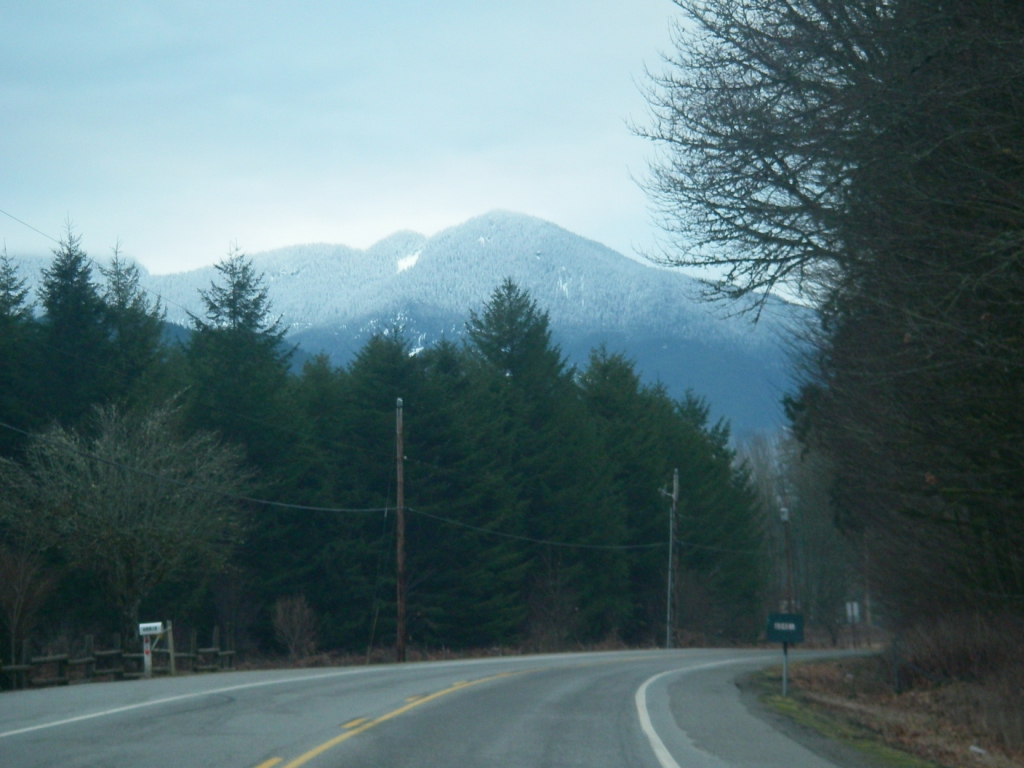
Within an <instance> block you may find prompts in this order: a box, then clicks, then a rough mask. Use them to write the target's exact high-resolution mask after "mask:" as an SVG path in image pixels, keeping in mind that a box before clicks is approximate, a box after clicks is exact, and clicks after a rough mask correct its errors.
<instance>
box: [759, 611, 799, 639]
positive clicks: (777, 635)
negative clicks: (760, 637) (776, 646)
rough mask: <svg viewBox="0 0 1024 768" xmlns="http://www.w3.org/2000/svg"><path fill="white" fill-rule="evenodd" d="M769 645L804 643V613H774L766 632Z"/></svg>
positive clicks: (769, 619)
mask: <svg viewBox="0 0 1024 768" xmlns="http://www.w3.org/2000/svg"><path fill="white" fill-rule="evenodd" d="M765 634H766V635H767V637H768V642H769V643H802V642H803V641H804V615H803V614H802V613H772V614H769V616H768V627H767V629H766V630H765Z"/></svg>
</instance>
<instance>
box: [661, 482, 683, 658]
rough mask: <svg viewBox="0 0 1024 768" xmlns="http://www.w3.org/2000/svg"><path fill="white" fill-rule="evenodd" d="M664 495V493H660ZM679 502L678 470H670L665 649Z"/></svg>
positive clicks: (668, 644)
mask: <svg viewBox="0 0 1024 768" xmlns="http://www.w3.org/2000/svg"><path fill="white" fill-rule="evenodd" d="M662 493H664V491H662ZM678 501H679V470H678V469H674V470H672V509H671V511H670V512H669V513H668V584H667V586H666V590H665V591H666V593H667V594H666V596H665V647H666V648H671V647H672V592H673V589H672V587H673V584H672V575H673V574H672V566H673V561H674V560H675V543H676V503H677V502H678Z"/></svg>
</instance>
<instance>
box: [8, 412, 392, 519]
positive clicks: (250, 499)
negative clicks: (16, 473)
mask: <svg viewBox="0 0 1024 768" xmlns="http://www.w3.org/2000/svg"><path fill="white" fill-rule="evenodd" d="M0 427H2V428H4V429H8V430H10V431H12V432H17V433H19V434H22V435H25V436H26V437H32V438H35V439H36V440H40V441H42V442H44V443H48V444H50V445H54V446H56V447H58V448H60V449H62V450H65V451H69V452H71V453H74V454H77V455H79V456H83V457H85V458H87V459H92V460H93V461H98V462H100V463H102V464H107V465H109V466H112V467H117V468H118V469H123V470H125V471H127V472H132V473H134V474H137V475H142V476H143V477H149V478H152V479H154V480H160V481H161V482H165V483H170V484H172V485H176V486H178V487H180V488H189V489H191V490H195V491H200V492H202V493H209V494H211V495H214V496H223V497H224V498H228V499H233V500H235V501H244V502H247V503H249V504H260V505H262V506H267V507H279V508H282V509H294V510H300V511H304V512H343V513H372V512H384V513H387V511H388V510H389V509H391V507H363V508H355V507H318V506H313V505H310V504H292V503H289V502H284V501H272V500H271V499H260V498H256V497H254V496H242V495H240V494H237V493H231V492H230V491H225V490H222V489H219V488H209V487H207V486H203V485H196V484H195V483H189V482H186V481H184V480H178V479H176V478H173V477H167V476H166V475H161V474H159V473H156V472H149V471H147V470H144V469H139V468H138V467H132V466H129V465H127V464H124V463H122V462H120V461H115V460H113V459H107V458H104V457H103V456H97V455H96V454H94V453H90V452H89V451H83V450H81V449H79V448H75V447H74V446H71V445H67V444H65V443H60V442H58V441H56V440H51V439H49V438H47V437H44V436H42V435H39V434H33V433H31V432H28V431H26V430H24V429H18V427H15V426H12V425H10V424H7V423H5V422H3V421H0Z"/></svg>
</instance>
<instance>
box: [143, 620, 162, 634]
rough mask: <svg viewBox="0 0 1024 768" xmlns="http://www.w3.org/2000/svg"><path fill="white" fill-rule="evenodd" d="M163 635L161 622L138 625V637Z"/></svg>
mask: <svg viewBox="0 0 1024 768" xmlns="http://www.w3.org/2000/svg"><path fill="white" fill-rule="evenodd" d="M163 633H164V624H163V622H162V621H151V622H149V623H148V624H139V636H140V637H147V636H149V635H162V634H163Z"/></svg>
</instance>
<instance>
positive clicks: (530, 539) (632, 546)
mask: <svg viewBox="0 0 1024 768" xmlns="http://www.w3.org/2000/svg"><path fill="white" fill-rule="evenodd" d="M406 509H407V510H409V511H410V512H413V513H414V514H417V515H421V516H423V517H429V518H431V519H432V520H439V521H441V522H443V523H449V524H450V525H457V526H459V527H460V528H468V529H470V530H471V531H479V532H480V533H486V534H489V535H491V536H498V537H500V538H503V539H515V540H516V541H528V542H530V543H532V544H546V545H548V546H551V547H565V548H567V549H611V550H615V549H654V548H655V547H664V546H666V545H667V544H668V542H667V541H658V542H654V543H653V544H578V543H574V542H569V541H551V540H549V539H535V538H533V537H532V536H520V535H518V534H515V533H505V532H503V531H495V530H492V529H490V528H481V527H480V526H478V525H470V524H469V523H464V522H462V521H461V520H453V519H452V518H450V517H442V516H441V515H434V514H431V513H430V512H424V511H423V510H422V509H416V508H415V507H406Z"/></svg>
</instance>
